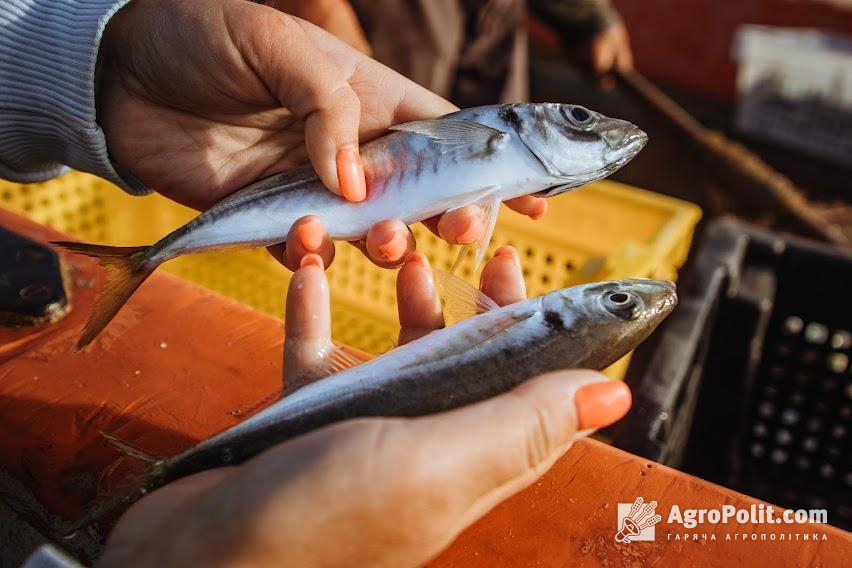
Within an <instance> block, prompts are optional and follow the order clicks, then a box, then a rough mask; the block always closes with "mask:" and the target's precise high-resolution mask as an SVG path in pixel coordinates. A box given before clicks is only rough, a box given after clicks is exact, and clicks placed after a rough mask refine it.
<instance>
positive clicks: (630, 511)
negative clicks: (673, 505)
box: [615, 497, 662, 544]
mask: <svg viewBox="0 0 852 568" xmlns="http://www.w3.org/2000/svg"><path fill="white" fill-rule="evenodd" d="M642 503H644V499H642V498H641V497H637V498H636V501H634V502H633V505H631V504H630V503H619V504H618V529H619V530H618V532H617V533H616V535H615V542H623V543H625V544H628V543H630V542H633V541H634V540H654V536H655V535H654V525H656V524H657V523H659V522H660V520H661V519H662V517H661V516H660V515H655V514H654V509H656V508H657V502H656V501H651V502H650V503H648V504H647V505H645V506H644V507H643V506H642Z"/></svg>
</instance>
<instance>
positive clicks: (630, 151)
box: [600, 119, 648, 167]
mask: <svg viewBox="0 0 852 568" xmlns="http://www.w3.org/2000/svg"><path fill="white" fill-rule="evenodd" d="M600 136H601V138H602V139H603V141H604V142H605V143H606V146H607V149H608V150H609V154H610V160H611V162H612V163H613V164H614V165H617V166H618V167H620V166H622V165H624V164H625V163H627V162H628V161H630V160H631V159H632V158H633V157H634V156H636V154H638V153H639V151H640V150H642V148H644V147H645V144H647V143H648V135H647V134H646V133H645V131H644V130H642V129H641V128H639V127H638V126H636V125H634V124H631V123H629V122H627V121H625V120H617V119H609V120H608V121H607V123H606V125H605V127H604V129H603V130H602V131H601V133H600Z"/></svg>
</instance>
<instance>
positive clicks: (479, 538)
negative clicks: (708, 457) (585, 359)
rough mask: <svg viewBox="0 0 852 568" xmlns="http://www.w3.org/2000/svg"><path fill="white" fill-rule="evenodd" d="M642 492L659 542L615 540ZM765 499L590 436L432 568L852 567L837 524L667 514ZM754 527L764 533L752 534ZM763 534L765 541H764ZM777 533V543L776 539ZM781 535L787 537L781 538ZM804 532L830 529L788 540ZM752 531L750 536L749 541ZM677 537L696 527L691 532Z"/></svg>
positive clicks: (847, 541) (848, 539)
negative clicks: (621, 516)
mask: <svg viewBox="0 0 852 568" xmlns="http://www.w3.org/2000/svg"><path fill="white" fill-rule="evenodd" d="M639 496H641V497H643V498H644V500H645V502H646V503H648V502H650V501H652V500H656V501H657V502H658V503H659V505H658V507H657V514H660V515H662V517H663V518H662V520H661V521H660V523H659V524H657V525H656V527H655V530H656V540H655V541H653V542H631V543H630V544H619V543H617V542H615V538H614V537H615V533H616V532H617V531H618V528H617V521H618V517H617V511H618V503H633V501H634V500H635V499H636V497H639ZM759 503H761V501H758V500H756V499H753V498H751V497H747V496H745V495H742V494H740V493H737V492H735V491H731V490H729V489H725V488H724V487H719V486H718V485H714V484H712V483H708V482H706V481H703V480H701V479H698V478H696V477H693V476H691V475H687V474H685V473H682V472H679V471H676V470H673V469H671V468H668V467H665V466H661V465H659V464H656V463H653V462H649V461H647V460H644V459H642V458H639V457H637V456H634V455H631V454H628V453H626V452H622V451H621V450H617V449H615V448H612V447H610V446H606V445H604V444H602V443H601V442H597V441H594V440H588V439H587V440H582V441H579V442H577V443H575V444H574V446H573V447H572V448H571V450H569V451H568V453H567V454H565V456H564V457H563V458H562V459H560V460H559V461H557V462H556V464H555V465H554V466H553V467H552V468H551V469H550V471H548V472H547V473H546V474H545V475H544V476H543V477H542V478H541V479H540V480H539V481H538V482H536V483H534V484H533V485H532V486H531V487H529V488H527V489H526V490H524V491H522V492H521V493H519V494H517V495H515V496H514V497H512V498H511V499H509V500H507V501H505V502H503V503H502V504H500V505H498V506H497V507H496V508H495V509H494V510H493V511H491V513H489V514H488V515H487V516H485V517H484V518H483V519H481V520H480V521H479V522H478V523H476V524H474V525H473V526H472V527H470V528H469V529H468V530H467V531H465V532H464V533H463V534H462V535H461V536H460V537H459V538H458V539H456V541H455V542H454V543H453V544H452V545H451V546H450V547H449V548H448V549H447V550H446V551H444V552H443V553H442V554H441V555H440V556H439V557H438V558H437V559H436V560H435V561H434V562H433V563H432V568H438V567H440V568H462V567H464V568H478V567H482V568H486V567H488V568H502V567H506V568H508V567H513V568H514V567H517V566H546V567H567V566H618V567H622V566H628V567H636V568H639V567H645V566H690V567H696V566H750V567H751V566H773V567H780V566H849V562H850V559H852V534H850V533H848V532H845V531H842V530H840V529H837V528H835V527H831V526H826V525H820V524H807V525H796V524H792V525H787V524H785V525H752V524H745V525H738V524H736V523H731V524H724V525H723V524H718V525H712V524H710V523H704V524H699V525H698V526H696V527H695V528H694V529H684V528H683V527H682V526H680V525H677V524H675V523H672V524H669V523H668V522H667V520H668V514H669V511H670V510H671V506H672V505H678V506H679V507H680V509H681V510H683V509H687V508H690V509H710V508H713V509H720V508H721V507H722V506H723V505H734V506H735V507H737V508H743V509H748V508H749V507H750V506H751V505H752V504H755V505H756V504H759ZM776 509H779V510H781V509H780V508H776ZM752 533H754V534H756V535H758V536H757V538H758V540H754V541H752V540H750V539H751V534H752ZM763 533H765V534H766V535H767V536H766V540H760V538H761V537H760V535H761V534H763ZM772 533H774V534H775V535H776V540H775V541H772V540H769V539H770V536H769V535H770V534H772ZM782 533H783V534H784V535H785V540H784V541H781V540H777V539H778V538H779V536H780V535H781V534H782ZM805 533H807V534H809V535H818V537H819V538H822V537H821V535H823V534H825V535H826V539H827V540H824V541H823V540H808V541H804V540H789V539H790V538H792V539H796V538H797V537H796V536H795V535H796V534H799V535H800V536H799V537H798V538H800V539H803V535H804V534H805ZM744 534H745V535H748V539H749V540H746V541H743V540H742V538H743V535H744ZM675 535H680V536H681V538H682V537H683V536H684V535H689V540H683V539H681V540H676V537H675ZM693 535H698V539H697V540H693ZM711 535H715V540H712V537H711ZM728 535H730V538H731V540H727V536H728ZM735 535H738V536H737V540H734V536H735ZM809 538H813V537H812V536H811V537H809Z"/></svg>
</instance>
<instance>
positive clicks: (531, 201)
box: [505, 195, 547, 221]
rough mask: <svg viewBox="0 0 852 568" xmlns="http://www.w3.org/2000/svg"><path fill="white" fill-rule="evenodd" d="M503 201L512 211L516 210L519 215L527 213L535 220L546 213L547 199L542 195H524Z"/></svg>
mask: <svg viewBox="0 0 852 568" xmlns="http://www.w3.org/2000/svg"><path fill="white" fill-rule="evenodd" d="M505 203H506V205H507V206H508V207H509V209H511V210H512V211H516V212H518V213H520V214H521V215H527V216H528V217H530V218H531V219H533V220H535V221H537V220H539V219H541V218H542V217H544V214H545V213H547V199H545V198H544V197H536V196H535V195H524V196H522V197H516V198H515V199H509V200H508V201H505Z"/></svg>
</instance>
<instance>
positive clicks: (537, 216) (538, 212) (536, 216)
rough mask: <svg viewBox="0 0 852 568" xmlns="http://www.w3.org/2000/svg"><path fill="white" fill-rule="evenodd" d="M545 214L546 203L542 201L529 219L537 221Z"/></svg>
mask: <svg viewBox="0 0 852 568" xmlns="http://www.w3.org/2000/svg"><path fill="white" fill-rule="evenodd" d="M545 213H547V201H545V200H544V199H542V200H541V201H540V202H539V204H538V209H536V211H535V213H533V214H531V215H530V219H532V220H533V221H538V220H539V219H541V218H542V217H544V214H545Z"/></svg>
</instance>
